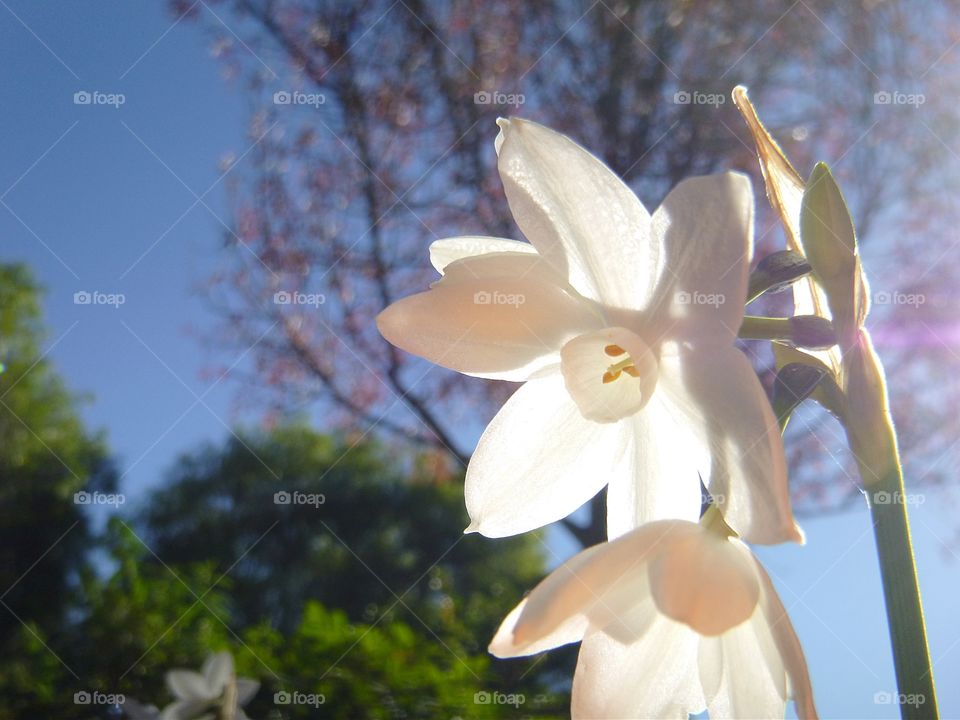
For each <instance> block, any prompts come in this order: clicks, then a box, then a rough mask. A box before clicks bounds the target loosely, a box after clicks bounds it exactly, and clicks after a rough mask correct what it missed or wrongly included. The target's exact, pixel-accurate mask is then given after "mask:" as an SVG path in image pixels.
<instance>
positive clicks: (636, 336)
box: [377, 120, 801, 543]
mask: <svg viewBox="0 0 960 720" xmlns="http://www.w3.org/2000/svg"><path fill="white" fill-rule="evenodd" d="M499 123H500V128H501V131H500V134H499V136H498V137H497V141H496V148H497V153H498V166H499V170H500V175H501V178H502V180H503V183H504V188H505V190H506V195H507V200H508V201H509V203H510V209H511V211H512V212H513V216H514V218H515V219H516V221H517V224H518V225H519V227H520V229H521V230H522V231H523V234H524V235H526V237H527V238H528V239H529V240H530V243H525V242H516V241H513V240H505V239H500V238H486V237H460V238H453V239H448V240H440V241H438V242H435V243H433V245H432V246H431V249H430V255H431V261H432V262H433V264H434V266H435V267H436V269H437V270H438V271H439V272H440V273H441V274H442V275H443V277H442V278H441V279H440V280H439V281H438V282H436V283H435V284H434V285H433V286H432V287H431V289H430V290H429V291H427V292H424V293H420V294H418V295H413V296H411V297H407V298H404V299H402V300H400V301H399V302H396V303H394V304H393V305H391V306H390V307H389V308H387V309H386V310H385V311H384V312H383V313H381V315H380V316H379V317H378V319H377V324H378V327H379V328H380V331H381V333H382V334H383V335H384V337H386V338H387V340H389V341H390V342H391V343H393V344H394V345H397V346H398V347H400V348H403V349H404V350H407V351H409V352H412V353H415V354H417V355H420V356H422V357H425V358H427V359H429V360H431V361H433V362H434V363H437V364H439V365H443V366H445V367H448V368H452V369H454V370H458V371H460V372H463V373H466V374H468V375H475V376H478V377H485V378H495V379H502V380H512V381H525V384H524V385H523V386H522V387H521V388H520V389H519V390H518V391H517V392H516V393H515V394H514V395H513V396H512V397H511V398H510V400H509V401H508V402H507V403H506V404H505V405H504V407H503V408H502V409H501V410H500V412H499V413H498V414H497V416H496V417H495V418H494V419H493V421H492V422H491V423H490V425H489V427H488V428H487V429H486V431H485V432H484V433H483V436H482V437H481V439H480V442H479V445H478V446H477V450H476V452H475V454H474V456H473V459H472V460H471V461H470V465H469V467H468V469H467V478H466V503H467V510H468V512H469V514H470V518H471V526H470V528H468V530H476V531H479V532H481V533H482V534H484V535H487V536H490V537H500V536H505V535H513V534H517V533H521V532H525V531H528V530H532V529H534V528H537V527H541V526H543V525H545V524H547V523H550V522H553V521H555V520H558V519H560V518H563V517H565V516H566V515H568V514H570V513H571V512H572V511H574V510H575V509H576V508H577V507H579V506H580V505H581V504H583V503H584V502H586V501H587V500H589V499H590V498H591V497H593V496H594V495H595V494H596V493H597V492H598V491H600V490H601V489H602V488H603V487H604V486H605V485H608V484H609V495H608V518H607V525H608V532H609V534H610V536H611V537H614V536H617V535H620V534H622V533H624V532H627V531H628V530H630V529H632V528H634V527H637V526H639V525H641V524H642V523H644V522H647V521H650V520H656V519H662V518H679V519H686V520H691V521H695V520H697V518H698V517H699V514H700V508H701V492H700V478H702V479H703V481H704V482H705V483H706V484H707V486H708V488H709V489H710V491H711V493H712V494H713V495H714V496H715V498H716V500H717V502H718V503H719V504H720V506H721V507H722V508H723V511H724V514H725V516H726V517H727V521H728V522H729V523H730V525H731V527H733V528H734V529H735V530H736V531H737V532H738V533H739V534H740V535H742V536H744V537H745V538H747V539H749V540H751V541H753V542H761V543H774V542H782V541H784V540H797V541H799V540H801V534H800V532H799V529H798V528H797V527H796V525H795V523H794V520H793V516H792V514H791V510H790V502H789V497H788V493H787V486H786V465H785V461H784V455H783V446H782V444H781V440H780V434H779V431H778V428H777V423H776V420H775V418H774V416H773V413H772V410H771V409H770V406H769V403H768V401H767V398H766V395H765V393H764V391H763V388H762V387H761V385H760V383H759V381H758V380H757V377H756V375H755V373H754V371H753V369H752V368H751V365H750V363H749V361H748V360H747V358H746V357H745V356H744V355H743V353H741V352H740V351H739V350H738V349H737V348H736V347H735V346H734V339H735V338H736V336H737V331H738V329H739V327H740V324H741V320H742V318H743V305H744V301H745V297H746V286H747V274H748V267H749V264H750V256H751V252H752V225H753V194H752V190H751V187H750V183H749V181H748V179H747V178H746V177H744V176H742V175H739V174H736V173H724V174H719V175H713V176H709V177H697V178H691V179H689V180H686V181H684V182H682V183H680V184H679V185H678V186H677V187H676V188H675V189H674V190H673V191H672V192H671V193H670V194H669V195H668V196H667V198H666V199H665V200H664V202H663V204H662V205H661V206H660V208H659V209H658V210H657V211H656V212H654V213H653V214H652V215H651V214H650V213H648V212H647V210H646V209H645V208H644V206H643V204H642V203H641V202H640V201H639V200H638V199H637V197H636V196H635V195H634V194H633V192H632V191H631V190H630V189H629V188H628V187H627V186H626V185H625V184H624V183H623V182H622V181H621V180H620V179H619V178H618V177H617V176H616V175H615V174H614V173H613V172H612V171H611V170H610V169H609V168H607V167H606V165H604V164H603V163H602V162H601V161H600V160H598V159H596V158H595V157H593V156H592V155H590V154H589V153H588V152H587V151H586V150H584V149H583V148H581V147H580V146H578V145H577V144H576V143H574V142H573V141H572V140H570V139H569V138H567V137H565V136H563V135H560V134H558V133H556V132H554V131H552V130H549V129H547V128H545V127H542V126H540V125H537V124H535V123H532V122H528V121H523V120H500V121H499Z"/></svg>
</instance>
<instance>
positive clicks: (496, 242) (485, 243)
mask: <svg viewBox="0 0 960 720" xmlns="http://www.w3.org/2000/svg"><path fill="white" fill-rule="evenodd" d="M499 252H521V253H529V254H531V255H534V254H536V252H537V251H536V250H535V249H534V247H533V245H531V244H530V243H525V242H518V241H516V240H506V239H504V238H494V237H481V236H465V237H454V238H445V239H443V240H437V241H435V242H433V243H430V264H431V265H433V267H434V268H436V270H437V272H438V273H440V274H441V275H442V274H443V270H444V268H446V267H447V265H449V264H450V263H452V262H453V261H454V260H463V259H464V258H468V257H474V256H476V255H489V254H490V253H499Z"/></svg>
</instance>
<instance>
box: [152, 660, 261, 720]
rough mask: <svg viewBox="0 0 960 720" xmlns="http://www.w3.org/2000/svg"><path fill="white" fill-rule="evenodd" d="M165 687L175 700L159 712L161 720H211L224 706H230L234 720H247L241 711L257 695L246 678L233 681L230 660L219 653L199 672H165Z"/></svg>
mask: <svg viewBox="0 0 960 720" xmlns="http://www.w3.org/2000/svg"><path fill="white" fill-rule="evenodd" d="M231 686H232V687H231ZM167 687H168V688H169V689H170V692H172V693H173V695H174V697H176V698H177V700H176V702H174V703H172V704H170V705H168V706H167V707H165V708H164V709H163V713H162V714H161V715H160V718H161V720H204V719H206V718H211V719H212V718H214V717H216V716H217V712H216V709H217V708H219V707H220V706H221V705H223V703H225V702H229V703H233V704H234V707H235V715H234V717H235V718H236V720H247V716H246V714H244V712H243V710H242V709H241V707H242V706H243V705H245V704H246V703H248V702H249V701H250V700H251V699H253V696H254V695H256V694H257V690H258V689H259V688H260V683H258V682H257V681H256V680H251V679H249V678H234V674H233V656H232V655H231V654H230V653H229V652H219V653H216V654H215V655H211V656H210V657H208V658H207V659H206V661H205V662H204V663H203V668H202V670H201V671H200V672H194V671H193V670H171V671H170V672H168V673H167ZM228 688H229V689H230V691H231V692H228ZM210 711H214V712H210Z"/></svg>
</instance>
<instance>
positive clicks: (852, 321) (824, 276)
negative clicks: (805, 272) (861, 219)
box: [800, 163, 867, 350]
mask: <svg viewBox="0 0 960 720" xmlns="http://www.w3.org/2000/svg"><path fill="white" fill-rule="evenodd" d="M800 237H801V240H802V242H803V251H804V253H805V254H806V256H807V260H808V261H809V262H810V266H811V268H813V276H814V277H815V278H816V280H817V282H818V283H819V284H820V286H821V287H822V288H823V290H824V292H825V293H826V295H827V302H828V304H829V306H830V315H831V316H832V318H833V323H834V327H835V328H836V331H837V333H838V338H839V340H840V346H841V349H844V350H845V349H846V348H847V347H849V346H850V345H851V344H852V343H853V342H855V340H856V336H857V332H858V331H859V329H860V327H861V326H862V325H863V321H864V318H865V317H866V314H867V291H866V281H865V280H864V277H863V272H862V271H861V269H860V257H859V255H858V254H857V236H856V232H855V231H854V227H853V220H852V219H851V218H850V211H849V210H848V209H847V203H846V201H845V200H844V199H843V194H842V193H841V192H840V188H839V187H838V186H837V181H836V180H835V179H834V177H833V175H832V174H831V173H830V168H829V167H827V165H826V164H825V163H817V166H816V167H815V168H814V169H813V173H812V174H811V175H810V181H809V182H808V183H807V188H806V191H805V192H804V194H803V202H802V204H801V209H800Z"/></svg>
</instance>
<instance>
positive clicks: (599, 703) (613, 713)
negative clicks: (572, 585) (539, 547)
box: [570, 610, 705, 720]
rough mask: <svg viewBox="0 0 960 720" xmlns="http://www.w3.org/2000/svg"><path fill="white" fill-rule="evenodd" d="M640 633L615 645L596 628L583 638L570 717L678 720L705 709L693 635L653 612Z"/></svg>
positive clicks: (690, 631)
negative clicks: (648, 623)
mask: <svg viewBox="0 0 960 720" xmlns="http://www.w3.org/2000/svg"><path fill="white" fill-rule="evenodd" d="M650 612H651V613H652V622H651V623H650V625H649V628H648V630H647V631H646V632H645V633H644V635H643V636H642V637H641V638H639V639H638V640H636V641H633V642H628V643H624V642H620V641H619V640H617V639H615V638H613V637H611V636H610V635H608V634H607V633H605V632H603V631H600V630H591V631H590V632H589V633H588V634H587V636H586V637H585V638H584V640H583V645H582V646H581V648H580V657H579V659H578V661H577V671H576V674H575V675H574V678H573V698H572V701H571V707H570V712H571V715H572V716H573V717H574V718H591V719H593V718H680V719H682V720H687V718H688V717H689V715H690V714H691V713H698V712H701V711H702V710H703V709H704V707H705V702H704V697H703V690H702V689H701V687H700V679H699V678H698V677H697V671H696V662H697V647H698V636H697V634H696V633H695V632H693V631H692V630H690V628H688V627H686V626H685V625H682V624H681V623H677V622H673V621H672V620H670V619H669V618H665V617H663V616H659V615H657V614H656V612H655V610H653V611H650Z"/></svg>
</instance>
